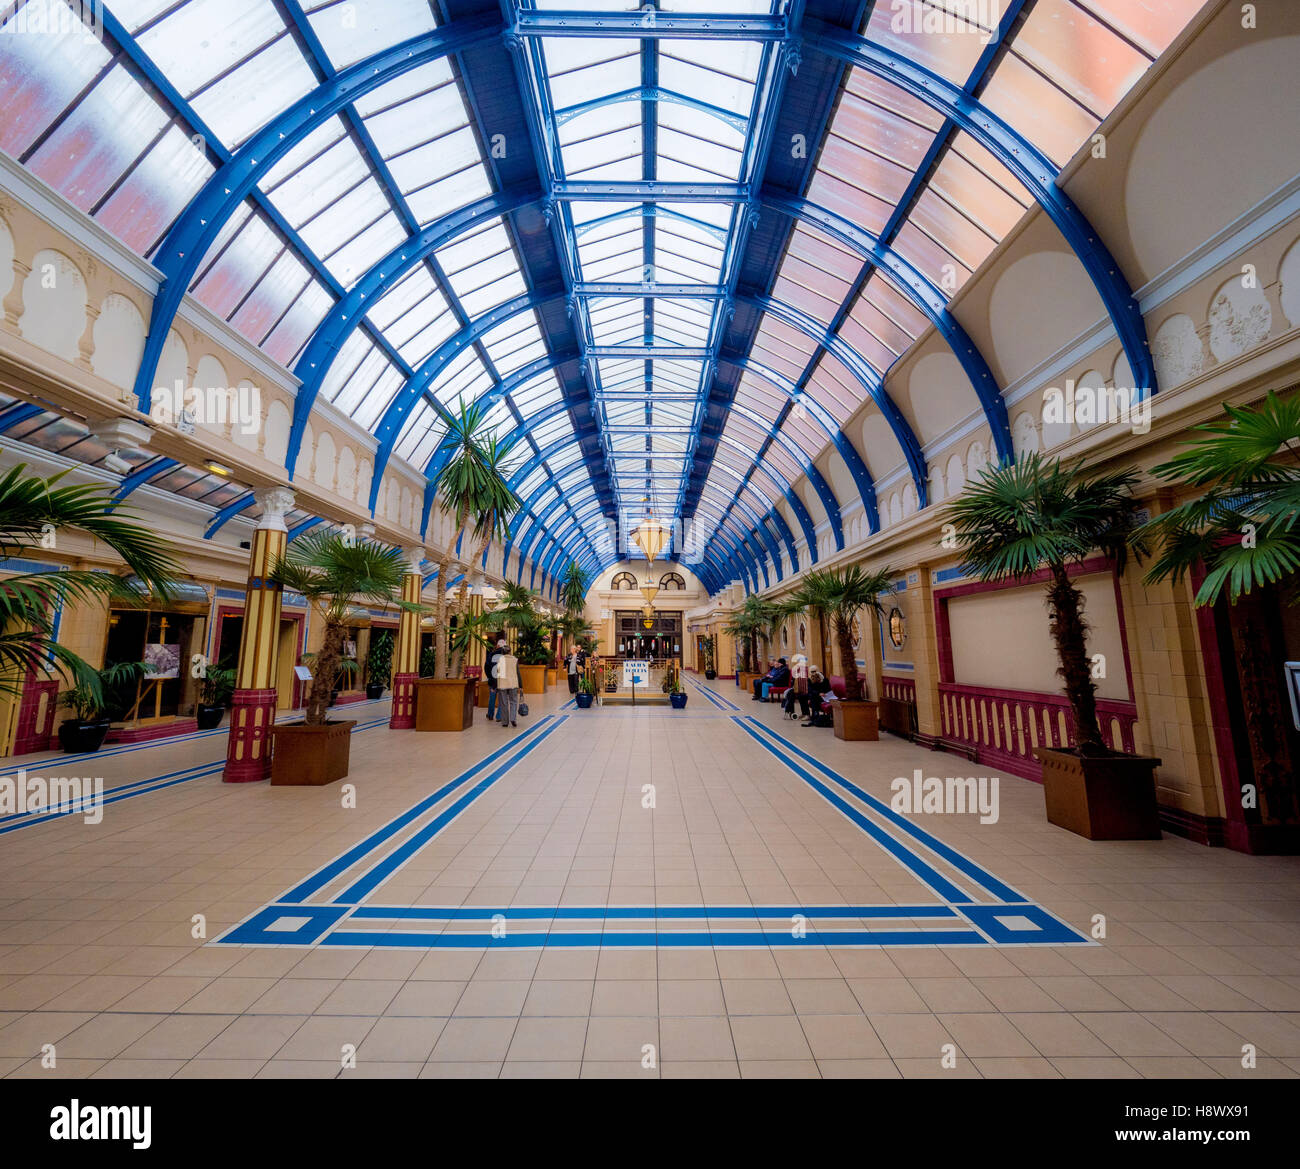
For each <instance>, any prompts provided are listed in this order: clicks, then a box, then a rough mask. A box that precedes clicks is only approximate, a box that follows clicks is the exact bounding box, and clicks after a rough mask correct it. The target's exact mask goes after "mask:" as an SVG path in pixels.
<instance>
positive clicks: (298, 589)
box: [271, 529, 418, 787]
mask: <svg viewBox="0 0 1300 1169" xmlns="http://www.w3.org/2000/svg"><path fill="white" fill-rule="evenodd" d="M404 569H405V566H404V563H403V561H402V554H401V552H400V551H399V550H398V549H396V548H385V547H382V546H381V545H379V544H375V543H372V542H371V541H369V540H353V539H351V538H350V537H347V536H345V535H344V534H343V533H342V532H341V531H337V530H334V529H328V530H323V531H322V530H317V531H313V532H308V533H307V534H306V535H303V536H299V537H298V539H297V540H295V541H294V542H293V543H292V544H290V545H289V550H288V552H286V553H285V555H284V556H283V557H281V558H280V560H279V561H278V562H277V563H276V564H275V566H274V567H273V568H272V571H271V580H272V581H274V582H275V583H276V584H278V585H280V586H281V587H282V588H285V589H288V590H289V591H291V592H295V593H298V594H300V595H301V596H303V597H305V598H306V600H307V603H308V604H309V605H310V606H311V608H312V611H313V612H314V613H315V614H317V616H318V617H319V619H320V621H321V622H322V624H323V627H324V631H325V636H324V641H323V642H322V644H321V647H320V649H319V650H318V651H317V652H316V654H315V658H314V661H313V668H312V680H311V689H310V691H309V692H308V696H307V709H306V711H305V712H304V719H303V721H302V722H300V723H281V724H279V725H277V726H275V727H273V728H272V729H271V737H272V743H273V747H272V756H271V783H272V784H273V785H289V786H313V787H315V786H320V785H322V784H326V783H333V782H334V781H335V780H338V779H342V778H343V777H344V776H345V775H347V773H348V763H349V758H348V756H349V751H350V748H351V742H352V740H351V733H352V728H353V727H354V726H355V725H356V720H355V719H338V720H331V719H329V718H328V710H329V707H330V704H331V702H332V701H333V695H334V693H335V687H336V683H337V681H338V678H339V676H340V674H341V673H344V672H347V669H348V666H349V665H350V666H351V667H352V669H355V668H356V662H354V661H351V660H350V659H347V660H345V659H344V657H343V642H344V640H345V638H346V636H347V628H348V625H347V623H348V621H349V619H350V617H349V615H350V612H351V610H352V608H353V606H354V605H357V604H362V605H371V604H373V605H379V606H384V605H390V604H397V605H399V606H402V605H403V604H404V603H403V602H402V601H399V600H397V599H396V598H397V597H398V596H399V595H400V593H401V587H402V574H403V572H404ZM417 608H418V606H417ZM345 663H346V664H345Z"/></svg>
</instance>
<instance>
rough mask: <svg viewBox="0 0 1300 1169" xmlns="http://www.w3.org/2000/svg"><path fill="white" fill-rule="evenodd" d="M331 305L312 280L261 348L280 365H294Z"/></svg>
mask: <svg viewBox="0 0 1300 1169" xmlns="http://www.w3.org/2000/svg"><path fill="white" fill-rule="evenodd" d="M333 304H334V298H333V297H332V296H331V295H330V294H329V293H328V292H326V291H325V289H324V288H322V287H321V286H320V284H319V283H317V282H316V281H315V280H313V281H312V282H311V283H310V284H308V285H307V287H306V288H304V289H303V291H302V293H301V294H300V295H299V296H298V299H297V300H295V301H294V302H293V304H292V305H291V306H290V308H289V311H288V312H286V313H285V314H284V316H283V317H282V318H281V319H280V321H279V323H278V324H277V325H276V326H275V328H274V329H273V330H272V332H271V335H270V336H269V337H267V338H266V340H265V341H263V342H262V348H263V349H265V350H266V352H267V355H268V356H269V357H271V358H272V360H274V361H278V362H279V363H280V364H281V365H283V366H292V365H294V363H295V362H296V361H297V360H298V357H299V355H300V354H301V353H302V350H303V348H304V347H305V346H306V344H307V342H308V341H309V340H310V339H311V335H312V333H314V332H315V331H316V329H317V328H318V327H319V325H320V323H321V321H322V320H324V319H325V314H326V313H327V312H329V310H330V308H331V306H332V305H333Z"/></svg>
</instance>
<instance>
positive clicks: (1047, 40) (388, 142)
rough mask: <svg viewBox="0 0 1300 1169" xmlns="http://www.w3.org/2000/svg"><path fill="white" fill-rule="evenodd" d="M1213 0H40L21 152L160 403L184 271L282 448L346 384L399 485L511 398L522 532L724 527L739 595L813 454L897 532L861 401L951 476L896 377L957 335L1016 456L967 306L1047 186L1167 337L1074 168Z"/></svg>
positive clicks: (518, 530) (1054, 209)
mask: <svg viewBox="0 0 1300 1169" xmlns="http://www.w3.org/2000/svg"><path fill="white" fill-rule="evenodd" d="M1199 7H1200V2H1199V0H1141V2H1135V0H1000V2H993V0H989V2H972V0H915V2H914V3H904V4H898V3H889V4H886V3H871V2H870V0H726V2H724V0H651V2H650V3H645V2H643V0H586V2H585V3H582V2H579V0H505V2H504V3H500V2H498V0H366V3H364V4H357V3H340V2H338V0H107V3H105V4H102V5H100V4H96V5H81V4H68V3H64V2H63V0H17V2H15V3H10V4H8V5H7V6H5V7H3V8H0V149H3V150H4V151H6V152H7V153H9V154H10V155H11V156H13V157H14V158H15V159H17V160H18V161H19V162H20V163H21V164H22V165H23V166H25V167H26V168H28V169H29V170H30V171H31V172H32V173H33V174H35V175H37V176H38V177H39V178H41V179H42V180H44V181H45V182H46V183H48V184H49V185H50V186H52V187H53V188H54V189H55V190H57V191H58V192H59V193H60V194H61V195H63V196H64V198H66V199H67V200H69V201H70V202H71V203H72V204H74V205H75V206H76V207H78V208H79V209H81V210H82V211H83V212H85V213H87V214H88V215H90V216H92V217H93V218H94V219H95V220H96V221H97V222H98V223H99V224H100V225H101V226H103V227H104V228H106V229H107V230H108V231H110V232H112V233H114V234H115V235H116V236H118V237H119V238H120V239H121V240H122V241H123V242H124V243H126V244H127V245H129V246H130V247H131V248H133V249H135V250H136V251H137V252H139V253H140V254H141V255H142V256H145V257H148V258H149V259H151V260H152V261H153V262H154V263H155V264H157V265H158V267H159V268H160V269H161V270H162V272H163V274H164V277H165V283H164V292H165V293H166V295H164V292H160V296H159V301H158V304H157V305H156V306H155V319H154V321H153V322H152V323H151V337H150V346H152V347H153V348H152V349H151V348H150V347H146V353H145V360H144V362H143V363H142V369H141V374H140V379H139V382H138V383H137V392H138V393H140V394H141V397H142V401H147V398H148V395H149V393H150V389H151V386H152V379H153V376H154V373H155V370H156V361H157V352H158V349H159V348H160V346H161V340H160V338H159V334H160V333H161V337H162V338H164V339H165V330H166V329H167V327H168V326H169V325H170V321H171V316H172V315H173V314H174V311H175V305H176V304H177V303H178V298H179V296H180V295H181V294H182V293H186V292H188V293H189V294H190V295H192V296H194V297H195V298H196V299H197V300H198V301H199V302H200V303H201V304H203V305H204V306H205V307H206V308H208V309H209V310H211V311H212V312H214V313H215V314H217V315H218V316H219V317H221V318H223V319H224V320H226V321H228V322H229V323H230V325H231V326H232V327H233V328H235V329H236V330H238V331H239V332H240V333H241V334H242V335H243V336H244V337H246V338H247V339H248V340H249V341H250V342H252V343H253V344H254V345H257V346H259V347H260V348H261V349H262V350H263V351H264V352H265V353H266V354H267V356H269V357H270V358H272V359H273V360H275V361H277V362H279V363H282V364H283V365H285V366H286V367H288V368H290V369H292V370H293V371H294V372H295V373H296V374H297V375H298V377H299V378H300V379H301V380H302V383H303V385H302V389H301V390H300V393H299V410H300V417H299V418H298V419H297V426H296V428H295V437H294V439H293V440H292V442H291V450H290V453H289V457H288V460H287V462H288V468H289V471H290V473H292V468H293V466H294V462H295V458H296V446H297V442H298V441H299V440H300V437H301V428H302V423H303V421H304V420H305V418H306V417H307V416H309V413H310V409H311V407H312V405H313V403H314V402H315V400H316V398H317V396H321V397H323V398H324V399H326V400H328V401H330V402H333V403H334V405H336V406H337V407H338V408H339V409H341V410H342V411H343V412H344V413H346V414H348V415H350V416H351V417H352V418H353V419H354V420H355V421H356V422H357V423H358V424H359V425H360V426H362V427H364V428H366V429H368V430H371V431H372V432H374V433H375V434H376V435H378V436H379V440H380V458H379V459H377V461H376V472H375V476H374V481H373V491H374V493H375V497H377V495H378V492H379V489H380V483H381V479H382V474H383V470H384V465H385V462H386V460H387V459H388V458H389V457H390V456H391V455H396V456H397V457H399V458H401V459H404V460H406V461H408V462H409V463H411V464H413V465H414V466H416V467H417V468H419V469H421V470H427V471H429V472H430V473H433V472H436V469H437V467H438V460H439V451H438V444H439V441H440V434H441V416H442V414H443V412H444V411H445V410H446V408H447V407H448V406H450V405H452V404H453V403H454V402H455V401H456V400H457V399H459V398H462V397H464V398H479V397H486V400H487V401H488V402H490V403H491V404H492V417H493V419H494V420H495V421H496V422H497V423H498V425H499V427H500V429H501V431H502V432H503V433H512V434H516V435H518V436H519V438H520V440H521V445H520V448H519V450H520V452H521V458H520V472H519V475H518V476H517V480H518V481H517V486H518V488H519V490H520V493H521V496H522V497H523V498H524V500H525V502H526V508H525V511H524V512H523V513H521V515H520V516H519V517H518V519H517V521H516V523H515V525H514V530H513V533H512V539H511V545H512V547H513V548H514V549H515V550H516V551H518V552H520V553H523V552H524V551H525V550H526V551H527V552H528V554H529V555H530V556H532V555H540V554H541V553H542V551H543V550H546V551H547V554H548V555H551V556H552V558H553V567H556V568H560V567H563V565H564V564H565V563H567V562H569V561H577V562H579V563H584V564H590V565H592V566H597V565H604V564H606V563H610V562H612V561H613V560H614V559H616V558H617V557H618V555H619V551H620V550H619V547H618V541H617V538H616V536H615V535H613V534H612V532H611V529H612V528H613V526H614V525H615V524H621V525H623V526H624V527H627V526H628V525H631V524H634V523H635V522H636V521H637V520H638V519H639V518H640V516H641V515H642V514H643V513H644V512H645V511H646V510H647V509H653V511H654V512H655V513H656V514H657V515H658V516H659V517H660V518H661V519H670V520H677V519H683V520H685V519H691V518H695V519H696V520H697V521H698V525H699V527H700V529H701V530H703V531H705V533H706V534H705V537H704V539H703V540H702V541H701V542H700V544H699V546H698V547H697V548H696V549H695V552H694V554H693V556H694V561H695V563H694V564H693V567H696V568H697V571H699V572H700V575H701V576H702V578H703V579H704V580H705V583H706V584H708V585H709V586H710V587H715V586H717V585H720V584H723V583H725V582H726V581H727V580H730V579H732V578H733V577H744V578H745V579H747V580H749V581H751V582H752V583H754V584H758V583H761V582H760V579H759V578H760V573H761V575H762V576H763V577H764V578H766V574H767V568H766V565H765V563H760V562H763V561H765V559H766V558H767V557H768V556H769V555H770V556H771V563H772V564H773V566H774V567H775V568H776V571H777V574H778V575H784V574H785V573H788V572H789V571H790V570H791V569H792V568H793V567H795V563H794V545H795V541H796V540H799V541H801V542H804V543H806V544H807V545H808V546H809V548H810V550H811V554H812V558H814V559H815V556H816V542H815V540H814V539H813V529H814V525H815V524H816V522H817V521H818V519H819V517H816V516H812V515H809V514H808V512H807V509H806V507H805V506H804V504H803V502H802V501H801V500H800V499H799V498H798V497H797V496H796V495H795V493H794V492H793V491H792V485H793V484H794V483H795V481H796V480H797V479H798V478H799V477H800V476H801V475H805V474H806V475H808V477H809V481H810V483H811V485H812V487H813V494H814V495H816V496H818V497H819V498H820V499H821V500H822V503H823V506H824V507H825V510H826V514H827V516H828V517H830V518H831V523H832V528H833V529H834V531H835V534H836V538H837V542H838V543H840V544H841V545H842V543H843V535H842V533H841V532H840V530H839V519H838V507H839V505H840V504H841V503H843V504H847V503H848V502H849V501H848V500H837V499H835V497H834V495H833V493H831V489H830V487H829V485H828V484H827V483H826V482H825V480H824V479H822V478H821V476H820V475H819V474H818V472H817V471H816V469H815V467H812V466H811V462H812V460H813V459H814V458H816V457H817V456H818V455H819V453H820V452H821V451H822V450H823V449H824V448H825V446H826V445H827V443H828V442H834V443H835V444H836V447H837V449H838V450H839V451H840V453H841V455H842V456H843V457H844V459H845V461H846V463H847V464H848V466H849V469H850V472H851V473H852V476H853V479H854V482H855V486H856V488H857V490H858V491H859V492H860V493H861V495H862V499H863V502H864V504H865V505H866V506H867V509H868V513H869V515H871V516H873V517H874V510H875V499H874V486H873V479H872V472H873V468H870V467H868V466H867V465H866V464H865V463H864V462H863V460H862V458H861V455H860V454H859V453H858V451H857V449H856V448H855V447H854V446H853V444H852V442H851V440H849V439H848V438H847V437H846V436H845V435H844V434H843V433H842V432H841V430H840V428H841V427H842V426H843V425H844V423H845V422H846V421H847V420H848V419H849V418H850V416H851V415H853V414H854V413H855V412H856V411H857V410H858V409H859V408H860V406H861V405H862V403H863V402H864V401H866V400H867V399H869V398H870V399H873V400H874V401H875V402H876V405H877V407H878V408H879V409H880V411H881V413H882V414H884V415H885V417H886V420H887V421H888V422H889V423H890V425H891V426H892V428H893V431H894V434H895V437H896V438H897V440H898V443H899V447H900V451H901V458H904V459H905V460H906V461H907V465H908V467H909V469H910V471H911V473H912V475H913V478H914V479H915V481H916V486H917V492H918V498H919V499H921V500H922V501H923V500H924V499H925V473H924V472H925V468H924V458H923V456H922V455H921V452H920V447H919V444H918V443H917V441H916V438H915V436H914V435H912V434H911V432H910V430H909V428H908V425H907V422H906V420H905V419H904V418H903V416H902V414H901V413H900V412H899V411H897V409H896V408H895V407H893V405H892V403H891V402H890V401H889V399H888V395H887V392H886V390H885V385H884V381H885V374H886V373H887V371H888V370H889V368H890V366H891V365H892V364H893V363H894V362H895V361H896V360H898V358H899V357H900V356H902V355H903V354H904V353H906V352H907V350H908V349H909V347H910V346H911V345H912V344H913V343H914V342H915V341H916V339H917V338H918V337H919V336H920V335H921V334H922V333H923V332H925V331H926V330H927V329H928V328H929V327H930V326H931V325H934V326H936V327H937V328H938V329H939V330H940V331H941V332H942V333H943V335H944V336H945V337H946V338H947V339H948V340H949V342H950V343H953V344H954V349H955V351H959V352H960V351H962V350H966V352H963V353H961V359H962V361H963V365H964V366H965V368H966V370H967V372H968V373H969V374H970V376H971V383H972V384H971V387H970V391H969V393H970V397H969V400H968V401H967V402H965V403H961V404H960V407H961V408H962V409H964V410H965V412H970V410H972V409H978V408H982V409H983V410H984V411H985V413H986V415H987V416H988V419H989V422H990V426H991V427H992V429H993V432H994V436H995V443H999V444H1001V443H1003V442H1004V441H1005V443H1006V444H1009V430H1008V429H1007V425H1006V417H1005V408H1004V407H1003V406H1002V404H1001V398H1000V395H999V394H998V392H997V387H996V386H995V385H993V384H992V383H991V382H990V381H989V379H988V378H987V377H986V376H985V374H986V373H987V366H985V365H984V364H983V359H982V358H981V357H979V355H978V353H977V351H975V348H974V346H973V344H972V345H969V348H968V347H967V345H965V344H960V345H959V344H958V342H960V341H962V339H965V341H967V342H968V341H969V339H968V338H965V334H964V332H962V331H961V329H960V326H959V325H957V324H956V322H955V320H953V318H952V317H951V316H950V315H949V314H948V313H947V308H946V305H947V301H948V299H949V298H950V297H951V296H952V295H953V294H954V293H955V292H956V291H957V290H958V289H960V287H961V286H962V284H963V283H964V282H965V281H966V280H967V279H969V277H970V275H971V273H972V272H973V271H975V270H976V269H977V268H978V267H979V265H980V264H981V263H982V262H983V261H984V260H985V258H986V257H987V256H988V255H989V254H990V252H991V251H992V250H993V249H994V248H995V247H996V246H997V244H998V243H999V242H1000V240H1001V239H1002V238H1003V237H1004V236H1005V235H1006V234H1007V233H1008V232H1009V231H1010V230H1011V228H1012V227H1013V226H1014V225H1015V223H1016V222H1017V221H1018V220H1019V218H1020V217H1021V216H1022V214H1023V213H1024V211H1025V210H1026V208H1028V207H1029V206H1030V205H1031V204H1033V203H1035V202H1038V203H1040V204H1042V205H1043V206H1044V208H1045V210H1047V212H1048V214H1050V215H1051V216H1052V218H1053V220H1054V222H1056V223H1057V225H1058V226H1059V227H1060V228H1061V230H1062V233H1063V234H1064V235H1065V236H1066V239H1067V242H1068V243H1070V244H1071V246H1073V247H1075V249H1076V251H1079V253H1080V258H1081V260H1083V261H1084V264H1085V267H1086V268H1087V269H1088V270H1089V272H1090V273H1091V274H1092V275H1093V277H1094V280H1095V281H1096V282H1097V284H1098V290H1099V292H1100V293H1101V295H1102V299H1103V302H1104V303H1106V304H1107V307H1108V309H1109V310H1110V311H1111V313H1112V316H1113V317H1114V318H1115V320H1116V327H1117V331H1118V332H1119V333H1120V336H1121V338H1122V339H1123V340H1124V341H1125V344H1126V348H1128V349H1129V350H1130V354H1131V356H1133V357H1135V358H1137V357H1138V356H1140V350H1141V348H1142V346H1141V344H1140V342H1141V339H1142V337H1141V332H1140V330H1141V321H1140V316H1139V317H1137V319H1136V320H1134V319H1133V316H1134V313H1135V310H1134V309H1132V308H1131V295H1130V294H1129V291H1128V289H1127V288H1126V287H1125V286H1124V285H1123V281H1122V277H1119V278H1118V279H1117V278H1116V277H1115V274H1114V272H1113V271H1112V272H1110V273H1109V274H1107V271H1106V269H1107V267H1108V265H1107V263H1106V261H1107V260H1108V258H1109V257H1108V256H1107V255H1106V253H1105V250H1104V247H1099V246H1098V245H1095V244H1092V245H1085V242H1084V241H1085V240H1086V239H1087V237H1088V234H1089V233H1088V231H1087V229H1086V228H1087V225H1086V223H1085V221H1083V219H1082V216H1081V215H1080V214H1079V212H1078V211H1077V209H1076V208H1074V207H1073V205H1072V204H1070V203H1069V201H1068V199H1067V198H1066V197H1065V196H1064V194H1063V193H1062V192H1061V191H1060V190H1059V188H1057V187H1056V186H1055V184H1054V183H1053V181H1052V180H1053V179H1054V177H1055V175H1056V173H1057V171H1058V170H1059V168H1060V167H1061V165H1062V164H1064V163H1065V162H1066V161H1067V160H1068V159H1069V158H1070V157H1071V156H1072V155H1073V154H1074V152H1075V151H1076V150H1077V149H1078V148H1079V147H1080V146H1081V145H1082V144H1084V143H1085V142H1087V140H1088V139H1089V137H1090V136H1091V135H1092V134H1093V133H1094V131H1095V130H1096V128H1097V126H1098V124H1099V123H1100V121H1101V120H1102V119H1103V118H1105V117H1106V115H1107V114H1108V113H1109V112H1110V111H1111V110H1112V109H1113V108H1114V106H1115V105H1116V103H1118V102H1119V101H1120V99H1121V98H1122V97H1123V96H1124V94H1125V93H1127V92H1128V90H1129V89H1130V88H1131V87H1132V85H1133V84H1134V82H1135V81H1136V80H1137V79H1138V78H1139V77H1140V76H1141V74H1142V73H1143V72H1144V71H1145V70H1146V69H1147V67H1148V66H1149V65H1150V64H1151V62H1152V61H1153V60H1154V59H1155V58H1156V57H1157V56H1158V55H1159V54H1160V53H1161V52H1162V51H1163V50H1164V49H1165V48H1166V47H1167V46H1168V44H1169V43H1170V42H1171V40H1172V39H1173V38H1174V37H1175V36H1176V35H1177V33H1178V32H1180V31H1181V30H1182V28H1183V27H1184V26H1185V25H1186V23H1187V22H1188V20H1189V19H1190V18H1191V17H1192V15H1193V14H1194V13H1195V11H1196V10H1197V9H1198V8H1199ZM92 14H94V15H92ZM100 21H102V24H100V23H99V22H100ZM87 22H89V27H87ZM33 30H43V35H20V34H23V33H27V34H32V33H33ZM6 33H12V34H14V35H4V34H6ZM1114 267H1115V265H1113V264H1110V265H1109V268H1111V269H1113V268H1114ZM168 297H171V298H172V299H171V300H170V301H169V300H168V299H167V298H168ZM1133 367H1134V371H1135V374H1136V375H1137V377H1138V379H1139V380H1140V381H1141V380H1145V382H1146V384H1145V387H1144V388H1145V389H1146V390H1147V391H1154V390H1155V388H1156V387H1155V385H1154V380H1153V377H1151V376H1150V374H1149V372H1147V373H1146V374H1145V375H1144V368H1146V367H1143V368H1140V362H1139V360H1136V359H1135V360H1134V361H1133ZM1147 367H1149V361H1148V362H1147ZM999 450H1000V452H1001V453H1003V454H1005V453H1006V452H1007V450H1009V445H1007V446H1003V445H1000V446H999ZM159 481H160V482H162V481H164V480H159ZM223 498H224V496H223ZM783 502H784V503H785V504H787V505H788V506H789V508H790V510H791V512H792V513H793V514H794V515H795V516H796V518H797V521H798V527H797V529H796V530H794V531H791V529H790V527H789V526H788V525H787V523H786V520H785V518H784V516H783V515H782V513H781V510H780V509H779V508H778V505H779V504H782V503H783ZM372 506H373V500H372ZM673 551H674V553H675V554H683V555H684V558H685V557H686V556H689V555H692V553H691V552H690V550H688V549H686V548H675V549H674V550H673ZM803 566H806V560H805V564H804V565H800V567H803ZM520 571H521V572H522V569H520Z"/></svg>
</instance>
